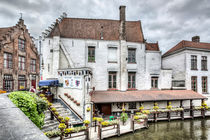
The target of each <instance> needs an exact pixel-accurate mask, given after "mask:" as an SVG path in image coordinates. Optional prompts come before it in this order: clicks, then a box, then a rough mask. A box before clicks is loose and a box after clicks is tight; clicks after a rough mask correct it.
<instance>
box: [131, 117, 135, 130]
mask: <svg viewBox="0 0 210 140" xmlns="http://www.w3.org/2000/svg"><path fill="white" fill-rule="evenodd" d="M133 116H134V115H133V114H131V130H132V131H133V133H134V131H135V130H134V118H133Z"/></svg>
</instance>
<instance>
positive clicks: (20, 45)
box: [18, 38, 25, 51]
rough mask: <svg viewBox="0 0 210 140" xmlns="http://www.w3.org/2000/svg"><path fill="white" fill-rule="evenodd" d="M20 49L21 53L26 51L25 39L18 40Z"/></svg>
mask: <svg viewBox="0 0 210 140" xmlns="http://www.w3.org/2000/svg"><path fill="white" fill-rule="evenodd" d="M18 48H19V50H21V51H25V40H23V39H20V38H19V39H18Z"/></svg>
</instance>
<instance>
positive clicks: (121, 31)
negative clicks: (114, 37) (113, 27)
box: [119, 6, 126, 40]
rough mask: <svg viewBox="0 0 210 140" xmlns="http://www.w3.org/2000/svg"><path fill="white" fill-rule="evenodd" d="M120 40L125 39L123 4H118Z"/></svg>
mask: <svg viewBox="0 0 210 140" xmlns="http://www.w3.org/2000/svg"><path fill="white" fill-rule="evenodd" d="M119 11H120V40H125V39H126V33H125V6H120V8H119Z"/></svg>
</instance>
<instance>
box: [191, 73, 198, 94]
mask: <svg viewBox="0 0 210 140" xmlns="http://www.w3.org/2000/svg"><path fill="white" fill-rule="evenodd" d="M191 90H193V91H196V92H197V76H192V77H191Z"/></svg>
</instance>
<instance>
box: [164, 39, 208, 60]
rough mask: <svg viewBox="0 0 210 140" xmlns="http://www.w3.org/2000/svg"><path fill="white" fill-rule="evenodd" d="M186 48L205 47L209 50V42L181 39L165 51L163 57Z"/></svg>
mask: <svg viewBox="0 0 210 140" xmlns="http://www.w3.org/2000/svg"><path fill="white" fill-rule="evenodd" d="M187 48H194V49H207V50H210V43H203V42H193V41H186V40H182V41H181V42H179V43H178V44H177V45H176V46H174V47H173V48H171V49H170V50H169V51H167V52H166V53H165V54H164V55H163V57H166V56H168V55H171V54H173V53H175V52H176V51H179V50H181V49H187Z"/></svg>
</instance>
